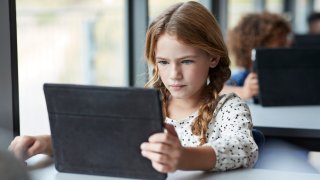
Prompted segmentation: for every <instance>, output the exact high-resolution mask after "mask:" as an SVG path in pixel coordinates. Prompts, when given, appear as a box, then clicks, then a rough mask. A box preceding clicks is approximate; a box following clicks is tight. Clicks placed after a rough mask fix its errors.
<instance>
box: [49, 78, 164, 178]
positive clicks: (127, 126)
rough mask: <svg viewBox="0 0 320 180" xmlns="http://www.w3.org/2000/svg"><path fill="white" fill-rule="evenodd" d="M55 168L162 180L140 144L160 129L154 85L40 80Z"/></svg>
mask: <svg viewBox="0 0 320 180" xmlns="http://www.w3.org/2000/svg"><path fill="white" fill-rule="evenodd" d="M44 93H45V99H46V103H47V109H48V115H49V122H50V130H51V136H52V141H53V156H54V162H55V167H56V169H57V170H58V171H60V172H68V173H81V174H92V175H104V176H113V177H125V178H138V179H165V178H166V176H167V174H164V173H159V172H158V171H156V170H155V169H154V168H153V167H152V164H151V161H150V160H149V159H146V158H145V157H143V156H142V155H141V150H140V145H141V143H142V142H146V141H147V140H148V138H149V136H150V135H152V134H154V133H157V132H162V131H163V115H162V103H161V100H160V93H159V91H158V90H156V89H145V88H126V87H102V86H89V85H69V84H44Z"/></svg>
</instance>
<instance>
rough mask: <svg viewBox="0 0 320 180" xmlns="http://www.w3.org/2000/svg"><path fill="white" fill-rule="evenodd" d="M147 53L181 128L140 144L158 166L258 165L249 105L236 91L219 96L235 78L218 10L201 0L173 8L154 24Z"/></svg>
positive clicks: (170, 119) (170, 118)
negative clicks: (214, 13)
mask: <svg viewBox="0 0 320 180" xmlns="http://www.w3.org/2000/svg"><path fill="white" fill-rule="evenodd" d="M145 56H146V58H147V60H148V62H149V63H150V64H151V65H152V66H153V67H154V75H153V77H152V79H151V80H150V81H149V82H148V84H147V85H149V86H151V87H154V88H158V89H160V91H161V92H162V95H163V107H164V113H165V115H166V117H167V118H166V120H165V122H166V123H168V124H172V125H173V126H174V128H175V131H176V133H170V131H169V133H159V134H155V135H153V136H151V137H150V138H149V142H147V143H143V144H142V145H141V149H142V155H143V156H145V157H147V158H148V159H150V160H151V161H152V164H153V166H154V168H155V169H157V170H158V171H160V172H173V171H175V170H177V169H182V170H211V169H212V170H228V169H234V168H238V167H251V166H253V165H254V163H255V162H256V160H257V156H258V148H257V145H256V144H255V142H254V140H253V138H252V135H251V128H252V122H251V116H250V112H249V109H248V107H247V105H246V104H244V103H243V102H242V101H241V100H240V98H239V97H237V96H236V95H235V94H228V95H225V96H222V97H219V95H218V94H219V92H220V91H221V89H222V87H223V84H224V82H225V81H226V80H227V79H229V77H230V69H229V63H230V60H229V57H228V53H227V49H226V47H225V44H224V42H223V38H222V35H221V32H220V30H219V27H218V23H217V21H216V20H215V18H214V17H213V15H212V14H211V13H210V12H209V11H208V10H207V9H206V8H205V7H203V6H202V5H201V4H199V3H197V2H187V3H179V4H176V5H174V6H172V7H170V8H169V9H168V10H166V11H165V12H164V13H162V14H161V15H160V16H159V17H158V18H156V19H155V20H154V21H153V22H152V23H151V24H150V26H149V29H148V32H147V36H146V49H145Z"/></svg>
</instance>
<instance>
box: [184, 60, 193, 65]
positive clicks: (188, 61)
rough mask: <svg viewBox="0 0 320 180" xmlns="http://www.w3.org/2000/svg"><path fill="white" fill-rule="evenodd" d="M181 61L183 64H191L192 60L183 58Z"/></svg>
mask: <svg viewBox="0 0 320 180" xmlns="http://www.w3.org/2000/svg"><path fill="white" fill-rule="evenodd" d="M182 63H183V64H192V63H193V61H192V60H183V61H182Z"/></svg>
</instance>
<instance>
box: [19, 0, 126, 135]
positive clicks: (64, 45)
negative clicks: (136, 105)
mask: <svg viewBox="0 0 320 180" xmlns="http://www.w3.org/2000/svg"><path fill="white" fill-rule="evenodd" d="M124 9H125V8H124V0H54V1H52V0H16V12H17V14H16V18H17V39H18V69H19V95H20V97H19V98H20V100H19V101H20V132H21V134H31V135H36V134H44V133H50V130H49V123H48V115H47V110H46V106H45V100H44V94H43V88H42V86H43V83H45V82H50V83H72V84H94V85H110V86H111V85H112V86H126V85H127V79H126V77H125V74H126V73H125V71H126V69H127V68H126V61H125V57H126V56H125V43H124V42H125V39H124V36H125V32H124V25H125V24H124V14H125V12H124Z"/></svg>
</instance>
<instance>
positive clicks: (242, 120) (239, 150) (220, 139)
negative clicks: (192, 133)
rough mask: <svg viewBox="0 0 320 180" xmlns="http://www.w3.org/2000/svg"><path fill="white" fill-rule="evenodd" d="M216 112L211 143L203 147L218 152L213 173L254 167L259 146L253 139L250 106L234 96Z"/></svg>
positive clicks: (211, 126) (209, 140)
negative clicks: (208, 147)
mask: <svg viewBox="0 0 320 180" xmlns="http://www.w3.org/2000/svg"><path fill="white" fill-rule="evenodd" d="M218 106H219V105H218ZM215 113H216V115H215V119H214V121H213V122H211V123H210V124H209V129H208V133H207V137H208V143H206V144H204V146H211V147H212V148H213V149H214V151H215V153H216V164H215V167H214V168H213V169H212V170H213V171H226V170H230V169H236V168H240V167H245V168H247V167H252V166H253V165H254V164H255V163H256V161H257V159H258V146H257V144H256V143H255V141H254V139H253V137H252V126H253V125H252V120H251V115H250V111H249V107H248V106H247V105H246V104H245V103H244V102H243V101H242V100H241V99H240V98H239V97H238V96H236V95H234V94H233V95H232V96H229V97H227V99H226V100H225V101H224V103H223V104H220V108H219V107H218V109H216V111H215ZM215 131H217V132H215ZM213 134H215V135H213ZM217 134H218V136H217Z"/></svg>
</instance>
